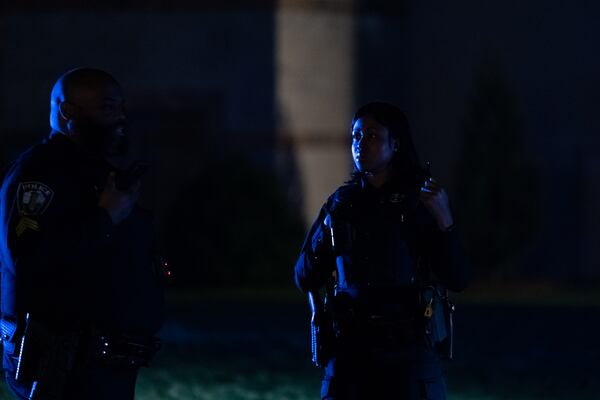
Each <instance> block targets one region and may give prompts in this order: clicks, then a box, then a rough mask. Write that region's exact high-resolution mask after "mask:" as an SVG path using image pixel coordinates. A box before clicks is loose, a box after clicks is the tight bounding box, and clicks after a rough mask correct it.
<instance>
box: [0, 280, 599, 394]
mask: <svg viewBox="0 0 600 400" xmlns="http://www.w3.org/2000/svg"><path fill="white" fill-rule="evenodd" d="M599 293H600V291H599ZM458 303H459V305H458V315H457V333H456V335H457V343H456V347H457V349H456V350H457V358H456V360H454V361H452V362H451V363H450V364H449V365H448V366H447V369H446V371H447V377H448V383H449V390H450V397H449V398H450V400H496V399H511V400H512V399H515V400H519V399H548V400H553V399H555V400H561V399H574V398H577V399H584V400H585V399H597V398H599V397H598V393H600V378H599V377H598V376H597V375H598V374H597V365H599V363H600V340H598V336H599V335H598V332H599V331H600V296H598V294H596V291H594V290H588V291H587V292H585V291H577V290H569V289H561V290H559V289H558V288H556V287H552V286H551V285H537V286H535V287H534V286H527V287H525V286H521V287H517V286H512V287H505V288H502V289H498V288H495V287H488V288H486V287H483V286H482V287H475V288H473V290H471V291H470V293H469V294H468V295H464V296H462V297H460V298H459V301H458ZM169 307H170V310H169V318H168V320H167V322H166V324H165V328H164V330H163V332H162V337H163V339H164V348H163V350H162V351H161V352H160V353H159V355H158V356H157V358H156V360H155V362H154V366H153V368H149V369H144V370H143V371H142V373H141V374H140V378H139V381H138V387H137V396H136V399H138V400H158V399H161V400H163V399H164V400H170V399H177V400H191V399H200V400H213V399H214V400H238V399H239V400H305V399H306V400H309V399H310V400H313V399H317V398H318V390H319V384H320V378H321V372H320V371H319V370H317V369H315V368H313V367H312V366H311V365H310V362H309V348H308V344H309V343H308V330H307V323H308V320H307V318H308V314H307V310H306V306H305V304H304V301H303V298H302V297H301V296H300V295H298V294H297V293H295V292H289V291H280V292H274V291H261V290H256V289H253V290H231V291H206V290H205V291H200V292H199V291H188V292H173V293H170V294H169ZM0 398H2V399H4V398H7V399H8V397H6V395H5V394H0Z"/></svg>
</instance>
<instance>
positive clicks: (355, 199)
mask: <svg viewBox="0 0 600 400" xmlns="http://www.w3.org/2000/svg"><path fill="white" fill-rule="evenodd" d="M331 232H333V238H332V237H331V236H332V233H331ZM334 271H335V273H336V275H337V292H336V298H347V299H349V301H350V302H351V303H353V305H354V306H359V307H362V306H364V307H366V308H367V309H368V312H370V313H385V312H386V311H389V312H391V313H393V312H396V311H398V307H394V305H395V304H396V305H399V306H400V309H404V310H412V309H413V308H414V307H416V304H415V302H416V301H418V298H417V296H418V290H419V288H420V285H423V284H426V283H429V282H431V281H436V282H439V283H441V284H442V285H443V286H445V287H446V288H448V289H451V290H454V291H460V290H462V289H464V288H465V286H466V284H467V281H468V278H469V265H468V263H467V262H466V259H465V256H464V253H463V251H462V247H461V245H460V243H459V240H458V236H457V234H456V232H455V231H454V230H451V231H450V232H441V231H440V230H439V229H438V227H437V225H436V223H435V221H434V219H433V217H432V216H431V215H430V214H429V212H428V211H427V210H426V209H425V207H424V205H423V204H422V203H420V202H419V201H418V195H417V193H415V191H414V190H411V189H410V188H405V187H403V186H402V185H401V184H399V183H396V182H393V183H391V184H387V185H384V186H383V187H381V188H380V189H377V188H375V187H374V186H372V185H370V184H368V183H367V182H365V181H362V180H357V181H355V182H354V183H351V184H349V185H345V186H342V187H340V188H339V189H338V190H337V191H336V192H335V193H334V194H333V195H332V196H331V197H330V198H329V199H328V201H327V202H326V203H325V205H324V206H323V208H322V209H321V211H320V213H319V216H318V217H317V219H316V221H315V222H314V224H313V226H312V228H311V229H310V231H309V233H308V235H307V238H306V241H305V243H304V246H303V248H302V251H301V253H300V257H299V258H298V261H297V263H296V267H295V277H296V284H297V286H298V287H299V288H300V289H301V290H303V291H305V292H307V291H314V290H317V289H318V288H320V287H322V286H324V285H325V284H327V282H328V281H330V280H331V276H332V274H333V272H334Z"/></svg>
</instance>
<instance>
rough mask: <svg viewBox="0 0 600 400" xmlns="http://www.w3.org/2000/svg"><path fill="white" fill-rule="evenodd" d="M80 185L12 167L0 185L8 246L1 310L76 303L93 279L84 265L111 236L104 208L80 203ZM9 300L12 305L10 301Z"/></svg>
mask: <svg viewBox="0 0 600 400" xmlns="http://www.w3.org/2000/svg"><path fill="white" fill-rule="evenodd" d="M80 192H81V190H80V189H79V187H77V186H74V183H73V182H70V181H69V180H68V177H64V176H62V175H61V174H60V171H57V170H53V169H52V168H51V167H50V168H41V167H36V166H30V165H26V166H24V167H23V166H17V167H14V168H13V169H12V170H11V171H10V173H9V174H8V175H7V177H6V179H5V181H4V183H3V187H2V211H1V212H2V217H3V218H2V223H3V227H4V229H5V232H4V235H5V236H4V237H5V239H4V240H6V242H5V243H7V245H8V246H6V249H5V250H4V252H5V254H4V255H3V270H5V271H6V270H7V272H8V273H10V274H12V275H13V278H14V279H13V281H12V282H10V281H6V280H5V279H4V278H3V291H4V290H9V291H11V290H13V291H15V293H14V295H12V296H11V295H10V294H6V293H3V312H9V313H10V314H15V315H18V314H22V313H23V312H39V313H40V314H43V315H52V314H56V313H60V312H61V311H60V310H61V308H64V310H65V311H66V312H68V311H67V310H68V309H74V308H76V307H77V302H79V301H82V299H81V298H80V297H81V296H80V295H81V294H82V293H83V292H84V290H85V287H86V284H85V280H86V279H96V276H94V271H90V268H89V264H90V262H91V260H94V258H95V257H96V256H97V254H98V253H99V252H100V251H102V249H103V248H105V247H106V246H107V245H108V244H109V243H110V240H111V237H112V230H113V224H112V221H111V219H110V217H109V215H108V213H107V212H106V211H105V210H103V209H101V208H99V207H96V206H95V205H94V203H91V204H90V205H88V206H86V205H85V204H82V198H81V193H80ZM11 303H12V304H11Z"/></svg>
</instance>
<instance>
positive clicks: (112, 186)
mask: <svg viewBox="0 0 600 400" xmlns="http://www.w3.org/2000/svg"><path fill="white" fill-rule="evenodd" d="M116 175H117V174H116V173H115V171H111V172H110V173H109V174H108V176H107V177H106V188H107V189H109V190H117V184H116V183H115V176H116Z"/></svg>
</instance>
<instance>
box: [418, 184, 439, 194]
mask: <svg viewBox="0 0 600 400" xmlns="http://www.w3.org/2000/svg"><path fill="white" fill-rule="evenodd" d="M437 193H439V190H437V189H433V188H430V187H426V186H423V187H422V188H421V194H425V195H431V196H433V195H436V194H437Z"/></svg>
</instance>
